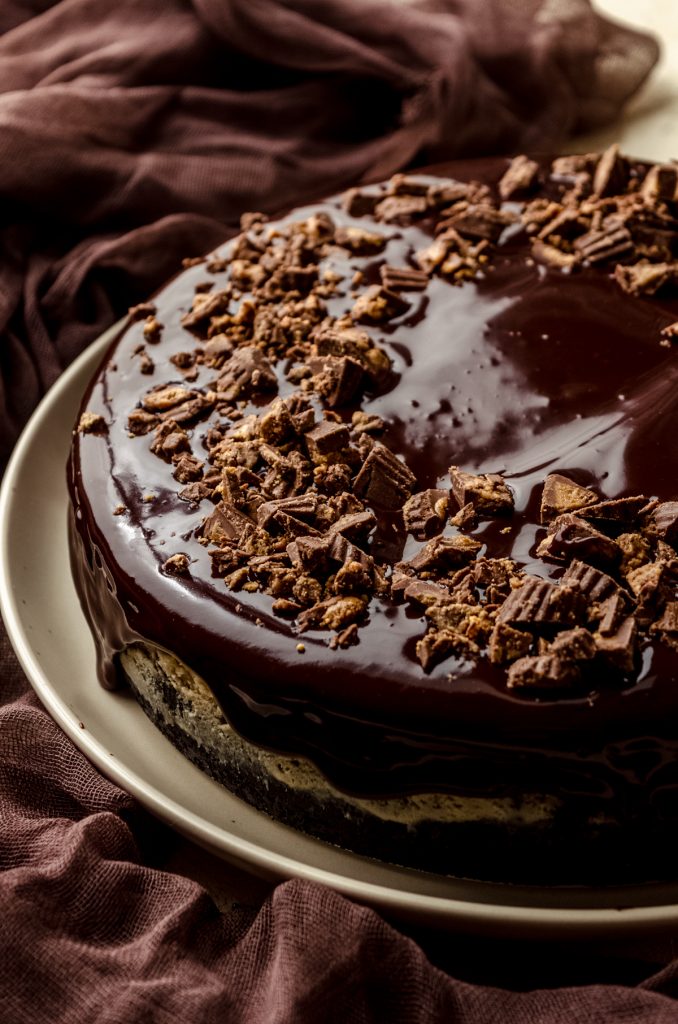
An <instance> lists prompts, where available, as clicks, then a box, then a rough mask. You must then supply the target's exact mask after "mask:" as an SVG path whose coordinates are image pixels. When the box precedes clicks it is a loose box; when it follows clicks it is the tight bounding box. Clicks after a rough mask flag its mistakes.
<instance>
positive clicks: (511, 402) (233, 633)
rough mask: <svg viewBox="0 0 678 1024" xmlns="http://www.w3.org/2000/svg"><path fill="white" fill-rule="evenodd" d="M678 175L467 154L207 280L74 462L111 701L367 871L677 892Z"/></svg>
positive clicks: (308, 218) (254, 252)
mask: <svg viewBox="0 0 678 1024" xmlns="http://www.w3.org/2000/svg"><path fill="white" fill-rule="evenodd" d="M677 181H678V169H677V168H676V167H675V166H674V165H649V164H645V163H641V162H639V161H634V160H630V159H627V158H625V157H623V156H622V155H620V153H619V151H618V149H617V147H611V148H610V149H609V150H608V151H606V152H605V153H603V154H600V155H594V154H586V155H582V156H568V157H560V158H557V159H555V160H550V159H549V160H546V159H540V160H535V159H531V158H529V157H526V156H520V157H516V158H514V159H513V160H508V159H491V160H482V161H469V162H464V163H459V164H455V165H449V166H445V167H439V168H433V169H431V170H430V171H429V170H427V171H425V172H422V173H413V174H408V175H396V176H395V177H393V178H392V179H390V180H389V181H387V182H382V183H380V184H376V185H369V186H364V187H359V188H354V189H350V190H349V191H348V192H346V193H343V194H342V195H340V196H337V197H334V198H332V199H330V200H328V201H326V202H322V203H315V204H313V205H311V206H308V207H305V208H301V209H298V210H296V211H294V212H292V213H291V214H289V215H286V216H284V217H281V218H280V219H278V220H275V221H271V222H269V221H268V220H267V219H266V218H265V217H264V216H262V215H258V214H247V215H245V217H244V218H243V223H242V231H241V234H240V235H238V237H237V238H235V239H233V240H232V241H230V242H228V243H226V244H225V245H224V247H223V248H222V249H220V250H219V251H218V252H216V253H212V254H211V255H209V256H208V257H206V258H205V259H202V260H191V261H186V264H185V265H184V268H183V269H182V270H181V271H180V272H179V273H178V275H177V276H176V277H175V278H174V280H173V281H171V282H170V284H169V285H168V286H167V287H165V288H164V289H163V290H162V291H160V292H159V293H158V294H157V295H156V296H155V297H154V298H153V300H152V301H151V302H148V303H144V304H142V305H140V306H137V307H135V308H134V309H132V310H130V314H129V318H128V322H127V323H126V325H125V327H124V329H123V330H122V331H121V333H120V335H119V337H118V339H117V340H116V341H115V343H114V344H113V346H112V348H111V349H110V350H109V352H108V353H107V354H106V356H105V358H104V361H103V363H102V365H101V367H100V368H99V370H98V371H97V373H96V375H95V376H94V379H93V380H92V382H91V384H90V386H89V388H88V390H87V392H86V394H85V397H84V399H83V404H82V408H81V412H80V416H79V420H78V423H77V425H76V429H75V430H74V434H73V444H72V450H71V456H70V460H69V469H68V477H69V490H70V498H71V516H70V543H71V552H72V565H73V572H74V578H75V581H76V585H77V588H78V592H79V595H80V598H81V601H82V605H83V608H84V610H85V613H86V616H87V618H88V621H89V623H90V625H91V628H92V632H93V635H94V638H95V642H96V647H97V657H98V665H99V673H100V678H101V682H103V684H104V685H105V686H108V687H111V688H114V687H116V686H118V685H120V684H122V685H126V686H129V687H131V689H132V691H133V693H134V694H135V696H136V698H137V700H138V701H139V703H140V705H141V707H142V708H143V709H144V711H145V712H146V713H147V714H148V715H149V716H150V717H151V718H152V720H153V721H154V722H155V723H156V725H158V727H159V728H160V729H161V730H162V731H163V732H164V733H165V734H166V736H167V737H168V738H169V739H170V740H171V741H172V743H174V744H175V746H177V747H178V748H179V749H180V750H181V751H183V752H184V753H185V754H186V755H187V756H188V757H189V758H190V759H191V760H193V761H194V762H195V763H196V764H197V765H199V766H200V767H201V768H202V769H203V770H205V771H207V772H209V773H210V774H211V775H212V776H213V777H214V778H216V779H217V780H219V781H220V782H221V783H223V784H224V785H225V786H226V787H228V789H229V790H231V791H232V792H234V793H235V794H236V795H238V796H239V797H241V798H243V799H245V800H246V801H248V802H250V803H252V804H253V805H254V806H256V807H257V808H259V809H260V810H261V811H262V812H264V813H266V814H268V815H271V816H272V817H274V818H275V819H277V820H278V821H282V822H284V823H285V824H287V825H290V826H291V827H294V828H297V829H301V830H303V831H305V832H307V833H309V834H311V835H314V836H316V837H318V838H321V839H323V840H325V841H327V842H331V843H334V844H337V845H339V846H341V847H344V848H346V849H349V850H352V851H355V852H357V853H360V854H363V855H366V856H371V857H376V858H378V859H382V860H386V861H389V862H393V863H397V864H403V865H407V866H411V867H416V868H419V869H422V870H428V871H435V872H441V873H447V874H452V875H457V876H465V877H472V878H481V879H487V880H495V881H510V882H528V883H548V884H605V883H613V882H630V881H634V882H635V881H645V880H655V879H666V878H669V877H675V876H676V874H678V869H677V868H676V866H675V865H676V854H677V853H678V759H677V757H676V752H677V748H678V595H677V593H676V581H677V580H678V555H677V553H676V548H677V546H678V501H677V500H676V498H677V497H678V446H677V445H676V437H677V436H678V433H677V432H678V403H677V402H676V400H675V387H676V379H677V376H678V364H677V363H676V355H675V352H674V350H673V345H674V338H675V337H676V335H678V324H677V323H676V320H677V319H678V300H677V298H676V296H677V294H678V262H676V258H677V256H678V235H677V234H676V229H677V227H678V220H677V219H676V217H677V216H678V203H677V202H676V198H677V195H678V189H677ZM114 700H115V698H114V697H112V705H111V713H112V714H115V703H114Z"/></svg>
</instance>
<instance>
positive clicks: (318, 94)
mask: <svg viewBox="0 0 678 1024" xmlns="http://www.w3.org/2000/svg"><path fill="white" fill-rule="evenodd" d="M0 33H2V34H0V463H2V462H3V461H4V460H5V459H6V458H7V455H8V453H9V450H10V448H11V445H12V443H13V441H14V440H15V439H16V436H17V434H18V431H19V430H20V428H21V426H22V425H23V424H24V423H25V421H26V419H27V418H28V416H29V415H30V412H31V410H32V409H33V408H34V406H35V404H36V402H37V400H38V398H39V397H40V395H41V394H42V393H43V392H44V391H45V390H46V389H47V388H48V387H49V385H50V384H51V383H53V381H54V380H55V379H56V377H57V376H58V374H59V372H60V371H61V370H62V369H63V368H64V367H65V366H66V365H67V364H68V363H69V362H70V361H71V360H72V359H73V358H74V357H75V356H76V355H77V354H78V353H79V352H80V351H81V350H82V349H83V348H84V347H85V346H86V345H87V344H88V342H90V341H92V340H93V339H94V338H95V337H96V336H97V335H98V334H99V333H101V331H102V330H103V329H104V328H105V327H106V326H107V325H109V324H110V323H112V322H113V321H114V320H115V319H116V318H117V317H118V316H120V315H121V314H122V313H123V312H124V310H125V308H126V307H127V306H128V305H130V304H131V303H134V302H137V301H139V300H141V299H143V298H144V297H146V296H147V295H148V293H149V292H150V291H151V290H153V289H154V288H156V287H157V286H158V285H160V284H161V283H162V281H163V280H164V279H165V278H167V277H168V276H169V275H170V274H171V273H172V271H173V270H174V268H175V267H176V266H177V263H178V260H179V259H180V258H181V257H184V256H194V255H196V254H198V253H202V252H205V251H207V250H209V249H211V248H213V247H214V246H216V245H217V244H218V243H219V242H220V241H223V239H224V238H225V236H226V235H227V234H228V232H229V231H230V230H232V229H233V226H234V225H235V224H236V223H237V220H238V217H239V215H240V214H241V213H242V212H243V211H244V210H248V209H252V208H254V209H264V210H266V211H275V210H281V209H283V208H284V207H286V206H289V205H293V204H294V203H296V202H297V201H299V200H302V199H306V198H309V197H314V198H315V197H318V196H321V195H322V194H323V193H328V192H330V191H332V190H335V189H338V188H340V187H342V186H347V185H351V184H355V183H357V182H359V181H362V180H366V179H369V178H372V179H375V178H379V177H384V176H386V175H388V174H390V173H392V172H393V171H395V170H397V169H399V168H402V167H404V166H405V165H407V164H410V163H411V162H412V161H415V160H418V161H422V160H428V161H435V160H442V159H447V158H451V157H455V156H459V155H464V156H469V155H478V154H486V153H498V152H508V151H510V150H524V149H542V150H546V149H553V148H555V147H557V146H558V144H559V143H560V142H561V141H562V140H563V139H564V138H565V136H566V135H567V134H568V133H569V132H571V131H573V130H575V129H586V128H591V127H593V126H596V125H599V124H601V123H603V122H604V121H606V120H609V119H610V118H612V117H613V116H614V115H615V114H616V113H618V111H619V109H620V107H621V105H622V104H623V103H624V102H625V101H626V100H627V99H628V97H629V96H630V95H631V94H632V93H633V92H634V91H635V90H636V89H637V88H638V86H639V85H640V84H641V82H642V81H643V80H644V79H645V77H646V75H647V74H648V72H649V70H650V69H651V67H652V65H653V64H654V62H655V61H656V58H657V45H656V43H655V42H654V40H652V39H651V38H649V37H648V36H646V35H642V34H639V33H634V32H631V31H629V30H628V29H625V28H621V27H618V26H614V25H612V24H611V23H609V22H608V21H606V20H604V19H603V18H602V17H600V16H599V15H597V14H595V13H594V12H593V11H592V10H591V8H590V6H589V4H588V0H483V2H480V0H418V2H417V0H414V2H413V0H409V2H404V0H288V2H281V0H193V3H189V2H188V0H115V3H110V2H109V0H61V2H56V3H55V2H53V0H52V2H50V0H4V2H3V3H2V4H0Z"/></svg>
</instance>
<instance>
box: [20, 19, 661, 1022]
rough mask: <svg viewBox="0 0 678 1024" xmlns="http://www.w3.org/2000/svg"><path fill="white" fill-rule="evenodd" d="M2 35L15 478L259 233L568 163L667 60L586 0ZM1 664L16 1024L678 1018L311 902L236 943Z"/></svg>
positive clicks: (323, 898) (281, 903)
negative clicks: (28, 449)
mask: <svg viewBox="0 0 678 1024" xmlns="http://www.w3.org/2000/svg"><path fill="white" fill-rule="evenodd" d="M0 33H2V34H1V35H0V157H1V158H0V248H1V250H2V251H1V259H0V331H1V338H0V424H1V426H2V432H1V435H0V462H2V460H3V459H4V458H5V457H6V456H7V454H8V452H9V450H10V447H11V445H12V443H13V441H14V439H15V437H16V435H17V432H18V430H19V428H20V427H21V425H22V424H23V423H24V421H25V420H26V418H27V417H28V415H29V414H30V412H31V410H32V408H33V407H34V405H35V403H36V401H37V399H38V397H39V396H40V394H41V393H42V392H44V390H45V389H46V388H47V387H48V386H49V385H50V384H51V383H52V382H53V381H54V379H55V378H56V377H57V375H58V374H59V372H60V370H61V369H62V368H63V367H64V366H66V365H67V363H68V362H69V361H70V360H71V359H73V357H74V356H75V355H76V354H77V353H78V352H80V351H81V350H82V349H83V347H84V346H85V345H86V344H87V343H88V342H89V341H91V340H92V339H94V338H95V337H96V336H97V335H98V334H99V333H100V331H101V330H102V329H103V328H104V327H105V326H107V325H108V324H109V323H111V322H112V321H113V320H114V319H115V318H116V317H117V316H118V315H119V314H120V313H122V312H123V310H124V309H125V308H126V307H127V306H128V305H130V304H132V303H134V302H136V301H138V300H140V299H143V298H144V297H145V296H146V295H147V294H148V292H149V291H150V290H151V289H153V288H154V287H156V286H157V285H159V284H160V283H161V282H162V280H163V279H164V278H165V277H167V276H168V275H169V274H170V273H172V272H173V270H174V268H175V266H176V264H177V261H178V259H179V258H180V257H181V256H187V255H192V254H196V253H199V252H202V251H205V250H207V249H209V248H211V247H213V246H214V245H216V244H218V243H219V242H220V241H221V240H222V239H223V237H224V236H225V235H226V233H227V232H228V231H229V230H230V229H232V227H233V225H235V223H236V222H237V218H238V216H239V214H240V213H241V212H243V211H244V210H246V209H251V208H263V209H266V210H276V209H280V208H283V207H285V206H288V205H290V204H292V203H294V202H295V201H297V200H300V199H302V198H306V197H311V196H317V195H320V194H322V193H323V192H327V191H330V190H333V189H337V188H339V187H342V186H346V185H350V184H352V183H355V182H357V181H359V180H365V179H368V178H375V177H379V176H383V175H387V174H389V173H391V172H392V171H395V170H396V169H398V168H402V167H403V166H405V165H407V164H409V163H412V162H413V161H415V160H427V161H432V160H438V159H443V158H448V157H453V156H455V155H464V156H467V155H472V154H479V153H489V152H493V153H496V152H500V151H509V150H522V149H553V148H555V147H556V146H557V145H558V143H559V141H560V140H562V138H563V137H564V136H565V135H566V134H567V133H568V132H570V131H572V130H574V129H577V128H578V129H582V128H587V127H591V126H594V125H597V124H600V123H602V122H603V121H605V120H606V119H609V118H611V117H612V116H613V115H614V114H615V113H616V112H617V111H618V109H619V107H620V106H621V104H623V102H624V101H625V100H626V99H627V98H628V97H629V96H630V95H631V94H632V93H633V91H634V90H635V89H636V88H637V87H638V85H639V84H640V83H641V82H642V81H643V80H644V78H645V76H646V75H647V73H648V72H649V70H650V68H651V67H652V65H653V63H654V61H655V60H656V57H657V48H656V44H655V43H654V42H653V41H652V40H651V39H649V38H648V37H646V36H643V35H640V34H637V33H633V32H630V31H627V30H624V29H620V28H618V27H615V26H613V25H611V24H610V23H608V22H606V21H605V20H603V19H602V18H600V17H599V16H598V15H596V14H595V13H594V12H593V11H592V10H591V8H590V7H589V5H588V3H587V0H485V2H481V0H429V2H423V0H422V2H409V3H406V2H399V3H396V2H387V0H287V2H282V0H194V2H193V3H192V4H191V3H189V2H188V0H61V2H57V3H54V2H50V0H3V2H2V3H1V4H0ZM0 641H2V644H1V645H0V672H1V673H2V686H3V703H2V706H0V913H1V915H2V918H1V920H2V923H1V925H0V1019H1V1020H2V1021H7V1022H8V1024H23V1022H26V1024H28V1022H30V1024H43V1022H48V1021H49V1022H50V1024H73V1022H75V1021H78V1022H80V1021H83V1022H84V1021H94V1020H96V1021H97V1022H99V1024H114V1022H115V1024H128V1022H137V1021H143V1022H162V1024H169V1022H174V1021H182V1022H183V1021H190V1022H191V1024H193V1022H199V1024H203V1022H206V1024H209V1022H212V1021H214V1022H216V1021H219V1022H220V1024H221V1022H223V1021H229V1022H232V1024H239V1022H242V1024H260V1022H261V1024H263V1022H267V1024H268V1022H270V1024H273V1022H275V1024H287V1022H289V1024H292V1022H294V1024H298V1022H302V1021H303V1022H314V1021H318V1022H320V1021H322V1022H327V1024H331V1022H333V1021H341V1022H342V1024H343V1022H345V1021H352V1022H353V1021H355V1022H358V1024H361V1022H365V1024H367V1022H372V1021H375V1022H376V1021H389V1022H393V1024H397V1022H400V1021H402V1022H418V1021H422V1022H423V1021H426V1022H436V1021H446V1022H450V1021H455V1022H462V1024H481V1022H482V1024H486V1022H488V1021H502V1024H522V1022H530V1024H538V1022H548V1024H551V1022H552V1024H556V1022H559V1024H560V1022H564V1021H568V1022H569V1021H571V1020H578V1021H582V1022H588V1021H603V1020H612V1019H621V1018H622V1017H623V1018H624V1020H625V1021H627V1022H633V1024H638V1022H641V1021H642V1022H645V1021H648V1022H649V1021H652V1022H656V1024H659V1022H663V1021H666V1022H669V1021H671V1022H673V1021H675V1020H676V1017H677V1015H678V1009H677V1008H676V1006H675V1004H674V1002H673V999H672V997H673V995H674V994H675V992H676V988H677V983H676V981H675V977H676V975H678V969H673V968H670V969H668V970H667V971H666V972H664V974H662V975H660V976H658V977H657V978H655V979H654V980H653V981H651V982H649V983H646V984H645V986H644V987H641V988H635V989H633V988H622V987H620V986H618V985H612V984H608V985H604V986H601V985H592V986H585V987H579V988H561V989H556V990H553V991H547V990H544V991H533V992H527V993H520V992H510V991H504V990H500V989H498V988H490V987H479V986H477V985H472V984H469V983H467V982H461V981H455V980H453V979H452V978H451V976H450V975H449V974H446V973H445V972H443V971H442V970H440V969H438V968H436V967H434V966H432V964H431V963H430V962H429V960H427V958H426V956H425V955H424V953H423V952H422V950H421V948H419V946H418V945H417V944H416V943H415V942H413V941H412V940H411V939H408V938H405V937H404V936H403V935H401V934H399V933H398V932H396V931H395V930H394V929H393V928H392V927H391V926H389V925H387V924H386V923H385V922H384V921H382V920H381V919H380V917H379V916H378V915H377V914H375V913H374V912H372V911H370V910H368V909H365V908H363V907H359V906H356V905H353V904H351V903H350V902H349V901H347V900H345V899H343V898H341V897H340V896H338V895H337V894H335V893H333V892H331V891H329V890H326V889H323V888H321V887H318V886H313V885H310V884H306V883H301V882H299V881H292V882H289V883H286V884H284V885H281V886H279V887H278V888H277V889H276V890H275V892H274V894H273V897H272V898H271V900H270V901H268V902H267V903H266V904H265V905H264V906H263V908H262V909H261V911H260V913H259V914H258V916H256V918H255V919H254V920H253V921H252V923H251V924H249V926H248V927H246V928H239V929H236V930H234V929H233V928H232V927H231V925H230V923H229V918H228V917H227V916H222V915H220V914H219V913H218V912H217V910H216V908H215V906H214V904H213V903H212V902H211V900H210V898H209V897H208V896H207V894H206V893H205V892H204V890H202V889H201V888H200V887H199V886H198V885H197V884H196V883H194V882H191V881H188V880H187V879H185V878H182V877H180V876H179V875H176V874H170V873H168V872H161V871H158V870H156V869H155V868H152V867H149V866H147V865H146V866H144V863H143V862H142V861H143V859H144V856H145V855H144V854H143V853H142V852H141V850H140V846H139V843H141V842H142V836H143V834H144V829H145V828H147V827H148V821H149V819H148V818H147V816H145V815H144V813H143V812H142V811H141V810H140V809H139V808H138V807H136V805H135V804H134V802H133V801H132V800H131V799H130V798H129V797H128V796H126V795H125V794H124V793H122V792H121V791H119V790H118V789H117V788H116V787H114V786H113V785H112V784H110V783H109V782H107V781H105V780H104V779H103V778H102V777H101V776H100V775H99V774H98V773H97V772H96V771H95V770H94V769H93V768H92V766H91V765H89V763H88V762H87V761H86V760H85V759H84V758H83V757H81V756H80V754H79V753H78V752H77V750H75V749H74V748H73V747H72V745H71V744H70V742H69V741H68V740H67V739H66V738H65V736H64V735H63V734H62V733H61V732H60V731H59V730H58V729H57V727H56V726H55V725H54V724H53V723H52V721H51V720H50V718H49V717H48V715H47V714H46V713H45V712H44V711H43V710H42V709H41V707H40V706H39V704H38V702H37V700H36V699H35V697H34V696H33V695H31V694H30V693H29V692H28V686H27V683H26V681H25V679H24V678H23V676H22V674H21V672H20V670H19V669H18V666H17V665H16V663H15V662H14V660H13V658H12V656H11V653H10V652H9V650H8V648H7V645H6V640H5V639H4V636H0ZM144 822H146V824H144ZM146 860H147V861H148V858H146Z"/></svg>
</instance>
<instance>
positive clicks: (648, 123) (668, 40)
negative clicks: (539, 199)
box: [572, 0, 678, 160]
mask: <svg viewBox="0 0 678 1024" xmlns="http://www.w3.org/2000/svg"><path fill="white" fill-rule="evenodd" d="M594 6H595V7H596V8H597V9H598V10H599V11H601V12H602V13H604V14H607V15H608V16H609V17H610V18H613V19H614V20H615V21H621V22H626V23H627V24H629V25H634V26H636V27H638V28H644V29H648V30H649V31H650V32H652V33H654V35H656V36H657V37H658V39H659V40H660V42H661V45H662V57H661V60H660V63H659V65H658V66H657V68H656V69H655V71H654V72H653V74H652V75H651V76H650V79H649V80H648V82H647V83H646V85H645V86H644V88H643V89H642V91H641V92H640V93H639V94H638V95H637V96H636V97H635V98H634V99H633V100H632V101H631V103H630V104H629V106H628V108H627V110H626V111H625V113H624V115H623V117H622V118H621V120H620V121H618V122H616V123H614V124H611V125H609V126H608V127H607V128H605V129H604V130H602V131H599V132H595V133H592V134H590V135H586V136H580V137H579V138H577V139H574V140H573V144H572V149H574V150H581V151H586V150H590V149H591V150H595V149H601V148H603V147H605V146H607V145H609V144H610V143H611V142H619V144H620V146H621V149H622V151H624V152H626V153H628V154H630V155H632V156H637V157H642V158H643V159H647V160H670V159H671V158H678V0H597V2H595V0H594Z"/></svg>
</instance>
